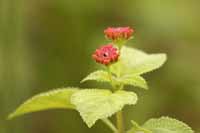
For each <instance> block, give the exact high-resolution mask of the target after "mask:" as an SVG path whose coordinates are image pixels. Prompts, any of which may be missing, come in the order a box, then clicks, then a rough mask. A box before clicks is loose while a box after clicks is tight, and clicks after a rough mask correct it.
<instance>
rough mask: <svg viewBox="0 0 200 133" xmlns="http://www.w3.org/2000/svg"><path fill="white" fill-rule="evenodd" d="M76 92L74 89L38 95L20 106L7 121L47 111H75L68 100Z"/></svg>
mask: <svg viewBox="0 0 200 133" xmlns="http://www.w3.org/2000/svg"><path fill="white" fill-rule="evenodd" d="M77 91H78V89H76V88H63V89H57V90H53V91H49V92H45V93H41V94H38V95H36V96H34V97H32V98H30V99H29V100H27V101H26V102H24V103H23V104H22V105H20V106H19V107H18V108H17V109H16V110H15V111H14V112H13V113H12V114H10V115H9V116H8V119H12V118H14V117H16V116H19V115H23V114H26V113H31V112H36V111H42V110H48V109H62V108H63V109H75V106H74V105H73V104H71V102H70V98H71V95H72V94H73V93H75V92H77Z"/></svg>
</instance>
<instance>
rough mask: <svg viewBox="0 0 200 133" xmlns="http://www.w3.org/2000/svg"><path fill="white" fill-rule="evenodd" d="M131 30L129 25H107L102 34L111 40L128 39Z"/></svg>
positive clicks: (131, 32)
mask: <svg viewBox="0 0 200 133" xmlns="http://www.w3.org/2000/svg"><path fill="white" fill-rule="evenodd" d="M133 32H134V30H133V29H131V28H130V27H117V28H114V27H109V28H107V29H106V30H104V34H105V35H106V37H107V38H108V39H111V40H113V41H116V40H118V39H124V40H128V39H130V38H131V36H132V34H133Z"/></svg>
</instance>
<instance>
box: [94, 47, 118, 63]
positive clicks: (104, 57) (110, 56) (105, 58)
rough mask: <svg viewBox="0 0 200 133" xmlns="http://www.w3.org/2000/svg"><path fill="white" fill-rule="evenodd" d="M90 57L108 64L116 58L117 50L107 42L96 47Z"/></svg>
mask: <svg viewBox="0 0 200 133" xmlns="http://www.w3.org/2000/svg"><path fill="white" fill-rule="evenodd" d="M92 57H93V59H94V60H95V61H96V62H98V63H101V64H104V65H109V64H110V63H112V62H115V61H117V60H118V57H119V51H118V49H117V48H115V47H114V46H113V45H112V44H108V45H104V46H102V47H100V48H99V49H96V51H95V52H94V53H93V55H92Z"/></svg>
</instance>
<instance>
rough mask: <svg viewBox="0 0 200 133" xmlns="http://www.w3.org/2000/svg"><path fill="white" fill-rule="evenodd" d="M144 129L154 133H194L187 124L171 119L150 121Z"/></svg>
mask: <svg viewBox="0 0 200 133" xmlns="http://www.w3.org/2000/svg"><path fill="white" fill-rule="evenodd" d="M143 127H144V128H147V129H149V130H151V131H152V132H153V133H194V132H193V130H192V129H191V128H190V127H189V126H188V125H187V124H185V123H183V122H181V121H179V120H176V119H173V118H169V117H161V118H157V119H150V120H148V121H147V122H145V124H144V125H143Z"/></svg>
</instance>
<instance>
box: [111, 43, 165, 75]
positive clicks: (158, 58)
mask: <svg viewBox="0 0 200 133" xmlns="http://www.w3.org/2000/svg"><path fill="white" fill-rule="evenodd" d="M166 59H167V57H166V54H147V53H144V52H143V51H140V50H138V49H135V48H130V47H126V46H124V47H122V49H121V55H120V58H119V61H118V63H115V64H113V65H111V71H112V73H114V74H116V75H126V74H135V75H141V74H144V73H147V72H150V71H152V70H155V69H157V68H159V67H161V66H162V65H163V64H164V62H165V61H166Z"/></svg>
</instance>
